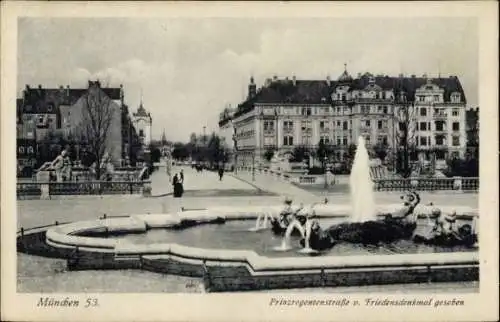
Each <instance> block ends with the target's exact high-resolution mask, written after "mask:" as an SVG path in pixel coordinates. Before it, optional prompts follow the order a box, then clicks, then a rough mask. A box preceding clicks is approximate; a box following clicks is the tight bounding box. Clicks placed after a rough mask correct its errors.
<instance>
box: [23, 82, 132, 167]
mask: <svg viewBox="0 0 500 322" xmlns="http://www.w3.org/2000/svg"><path fill="white" fill-rule="evenodd" d="M91 89H92V90H94V91H97V92H99V93H100V95H102V96H103V97H106V98H107V99H109V107H110V111H111V112H110V113H111V114H112V116H111V124H110V126H109V129H108V134H107V136H106V143H105V145H106V152H107V153H108V154H109V155H110V156H111V160H112V161H113V162H114V163H115V164H117V165H119V164H121V163H122V161H123V160H124V159H126V158H127V157H128V153H129V152H130V149H128V148H127V147H128V145H129V144H130V142H132V141H133V136H134V135H133V132H134V131H133V129H132V120H131V117H130V115H129V114H128V107H127V106H126V105H125V104H124V90H123V86H121V85H120V87H118V88H103V87H101V84H100V82H99V81H95V82H94V81H89V86H88V88H70V87H69V86H67V87H63V86H60V87H59V88H43V87H42V86H41V85H39V86H38V87H37V88H32V87H30V86H29V85H26V88H25V89H24V90H23V95H22V98H20V99H18V100H17V149H18V151H17V157H18V165H19V166H21V167H23V166H28V165H29V166H31V167H35V164H37V163H40V162H37V161H40V160H39V159H44V161H47V160H45V159H50V157H52V156H48V155H45V156H44V155H42V154H43V153H42V152H43V151H42V150H44V148H48V149H53V148H54V146H56V145H58V143H61V142H66V144H68V145H69V144H71V145H72V146H73V147H74V148H75V155H73V156H72V158H74V159H76V160H80V156H81V154H83V153H84V152H85V148H86V147H85V139H84V132H85V131H84V128H85V125H86V124H85V122H86V121H85V120H86V118H85V117H84V113H85V112H84V110H85V104H86V98H85V97H86V96H87V94H88V92H89V91H90V90H91ZM59 145H60V144H59ZM58 148H59V149H60V148H65V147H64V146H63V147H60V146H59V147H58ZM32 150H34V151H32ZM27 159H29V160H30V161H29V162H27V161H26V160H27ZM38 165H39V164H38Z"/></svg>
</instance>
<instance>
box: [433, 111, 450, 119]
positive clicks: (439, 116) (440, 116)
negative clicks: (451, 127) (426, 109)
mask: <svg viewBox="0 0 500 322" xmlns="http://www.w3.org/2000/svg"><path fill="white" fill-rule="evenodd" d="M432 115H433V117H434V118H435V119H446V118H447V117H448V115H447V114H446V112H434V113H433V114H432Z"/></svg>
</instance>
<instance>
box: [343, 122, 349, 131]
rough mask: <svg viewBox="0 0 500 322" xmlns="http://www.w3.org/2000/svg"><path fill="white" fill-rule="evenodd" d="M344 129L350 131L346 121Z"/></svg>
mask: <svg viewBox="0 0 500 322" xmlns="http://www.w3.org/2000/svg"><path fill="white" fill-rule="evenodd" d="M343 129H344V130H347V129H348V125H347V121H344V126H343Z"/></svg>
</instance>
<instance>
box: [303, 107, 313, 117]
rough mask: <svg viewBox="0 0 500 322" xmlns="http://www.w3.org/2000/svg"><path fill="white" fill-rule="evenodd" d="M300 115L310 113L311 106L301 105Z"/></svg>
mask: <svg viewBox="0 0 500 322" xmlns="http://www.w3.org/2000/svg"><path fill="white" fill-rule="evenodd" d="M302 115H305V116H309V115H311V108H310V107H303V108H302Z"/></svg>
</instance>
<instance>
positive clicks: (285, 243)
mask: <svg viewBox="0 0 500 322" xmlns="http://www.w3.org/2000/svg"><path fill="white" fill-rule="evenodd" d="M294 230H296V231H298V232H299V233H300V236H301V237H302V238H306V231H305V229H304V227H302V225H301V224H300V221H298V220H297V219H293V220H292V221H291V222H290V224H289V225H288V227H287V228H286V231H285V236H284V237H283V240H282V241H281V246H280V247H277V248H275V249H276V250H278V251H287V250H290V249H291V248H292V247H291V245H290V244H291V243H290V237H291V236H292V232H293V231H294Z"/></svg>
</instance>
